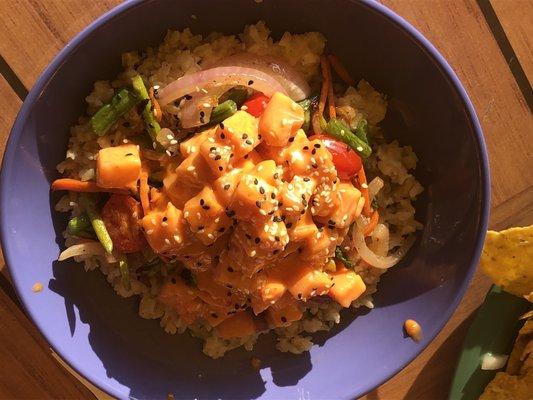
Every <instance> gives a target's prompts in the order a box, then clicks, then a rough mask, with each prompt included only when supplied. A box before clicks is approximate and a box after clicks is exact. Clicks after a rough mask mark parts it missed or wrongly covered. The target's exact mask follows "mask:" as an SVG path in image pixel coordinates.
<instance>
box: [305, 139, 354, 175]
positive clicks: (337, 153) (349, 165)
mask: <svg viewBox="0 0 533 400" xmlns="http://www.w3.org/2000/svg"><path fill="white" fill-rule="evenodd" d="M313 139H320V140H321V141H322V142H323V143H324V145H325V146H326V148H327V149H328V150H329V152H330V153H331V156H332V157H333V164H334V165H335V168H336V169H337V174H338V175H339V178H341V179H343V180H349V179H351V178H353V177H354V176H355V175H356V174H357V173H358V172H359V170H360V169H361V167H362V165H363V163H362V161H361V157H359V155H358V154H357V153H356V152H355V151H353V150H352V149H351V148H350V147H348V145H347V144H346V143H344V142H341V141H339V140H335V139H333V138H331V137H329V136H326V135H313V136H311V137H310V138H309V140H313Z"/></svg>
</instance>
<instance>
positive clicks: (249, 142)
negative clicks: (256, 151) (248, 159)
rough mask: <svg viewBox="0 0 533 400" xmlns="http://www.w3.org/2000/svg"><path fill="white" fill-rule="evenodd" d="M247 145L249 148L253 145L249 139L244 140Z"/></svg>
mask: <svg viewBox="0 0 533 400" xmlns="http://www.w3.org/2000/svg"><path fill="white" fill-rule="evenodd" d="M245 143H246V144H247V145H249V146H251V145H252V144H253V142H252V141H251V140H250V139H246V142H245Z"/></svg>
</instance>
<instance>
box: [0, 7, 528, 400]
mask: <svg viewBox="0 0 533 400" xmlns="http://www.w3.org/2000/svg"><path fill="white" fill-rule="evenodd" d="M264 1H268V0H264ZM117 3H118V1H117V0H77V1H76V0H0V57H1V58H0V73H1V74H2V76H1V77H0V109H1V110H2V113H0V128H1V131H0V154H3V149H4V146H5V142H6V140H7V137H8V134H9V130H10V128H11V125H12V123H13V121H14V119H15V116H16V114H17V111H18V109H19V107H20V105H21V103H22V100H23V99H24V96H25V95H26V94H27V90H28V89H30V88H31V87H32V85H33V84H34V83H35V81H36V79H37V77H38V76H39V74H40V73H41V71H42V70H43V69H44V68H45V67H46V65H47V64H48V62H49V61H50V60H51V59H52V57H53V56H54V55H55V54H56V53H57V52H58V51H59V50H60V49H61V48H62V47H63V46H64V45H65V44H66V43H67V41H68V40H69V39H70V38H72V37H73V36H74V35H75V34H76V33H78V32H79V31H80V30H81V29H83V28H84V27H85V26H86V25H88V24H89V23H90V22H92V21H93V20H94V19H96V18H97V17H98V16H100V15H101V14H102V13H104V12H105V11H107V10H109V9H110V8H112V7H113V6H115V5H116V4H117ZM383 3H384V4H385V5H387V6H389V7H390V8H392V9H393V10H395V11H397V12H398V13H399V14H400V15H402V16H403V17H404V18H406V19H407V20H408V21H409V22H411V23H412V24H413V25H414V26H415V27H416V28H418V29H419V30H420V31H421V32H422V33H423V34H424V35H426V37H428V38H429V40H431V41H432V42H433V44H435V45H436V47H437V48H438V49H439V50H440V51H441V52H442V53H443V55H444V56H445V57H446V59H447V60H448V61H449V62H450V64H451V65H452V67H453V68H454V69H455V71H456V72H457V74H458V75H459V78H460V79H461V80H462V82H463V84H464V85H465V87H466V89H467V91H468V93H469V94H470V97H471V99H472V101H473V103H474V106H475V107H476V110H477V113H478V116H479V119H480V121H481V124H482V126H483V129H484V133H485V138H486V141H487V145H488V149H489V153H490V162H491V167H492V216H491V228H493V229H502V228H506V227H509V226H512V225H526V224H532V223H533V186H532V184H533V173H532V172H531V171H532V170H533V162H532V156H531V154H532V147H533V121H532V114H531V106H532V103H533V92H532V90H531V85H530V83H529V82H531V80H532V79H533V51H532V47H533V45H532V43H533V41H532V40H533V0H490V1H489V0H477V1H476V0H458V1H452V0H384V1H383ZM3 265H4V262H3V259H2V258H1V254H0V269H2V268H3ZM489 285H490V283H489V282H488V280H487V279H486V278H485V277H483V276H482V275H481V274H480V273H479V272H478V273H476V275H475V276H474V279H473V280H472V283H471V285H470V287H469V289H468V292H467V294H466V296H465V298H464V299H463V301H462V302H461V304H460V305H459V307H458V309H457V311H456V312H455V314H454V315H453V317H452V318H451V320H450V321H449V322H448V324H447V325H446V326H445V328H444V329H443V331H442V332H441V333H440V334H439V335H438V336H437V338H436V339H435V340H434V341H433V343H432V344H431V345H430V346H429V347H428V348H427V349H426V350H425V351H424V352H423V353H422V354H421V355H420V356H419V357H417V358H416V359H415V360H414V361H413V362H412V363H411V364H410V365H408V366H407V367H406V368H405V369H404V370H403V371H401V372H400V373H399V374H398V375H396V376H395V377H394V378H392V379H391V380H390V381H389V382H387V383H385V384H384V385H382V386H381V387H379V388H378V389H377V390H375V391H373V392H372V393H369V394H368V395H367V396H365V399H368V400H370V399H443V398H445V397H446V394H447V391H448V388H449V383H450V380H451V377H452V373H453V370H454V366H455V362H456V360H457V356H458V353H459V351H460V348H461V343H462V341H463V338H464V336H465V333H466V331H467V329H468V326H469V324H470V322H471V321H472V318H473V316H474V314H475V311H476V309H477V307H478V306H479V304H480V303H481V302H482V300H483V297H484V295H485V293H486V291H487V289H488V287H489ZM0 320H1V325H0V371H2V372H1V373H0V398H87V399H91V398H94V396H93V394H92V393H91V392H90V391H89V390H88V389H87V388H86V387H85V386H84V385H83V384H82V383H80V381H79V380H77V379H76V378H74V377H73V376H72V375H71V374H70V373H69V372H67V371H66V370H65V369H64V368H63V367H62V366H60V365H59V364H58V363H57V362H56V360H55V359H54V358H53V357H51V351H50V349H49V348H48V346H47V344H46V343H45V342H44V340H43V339H42V337H41V336H40V334H39V333H38V332H37V330H36V329H35V328H34V327H33V326H32V324H31V323H30V322H29V321H28V319H27V318H26V316H25V315H24V313H23V312H22V311H21V310H20V308H19V307H18V304H17V300H16V298H15V295H14V292H13V290H12V288H11V286H10V283H9V278H8V277H7V273H6V271H5V269H3V275H1V274H0Z"/></svg>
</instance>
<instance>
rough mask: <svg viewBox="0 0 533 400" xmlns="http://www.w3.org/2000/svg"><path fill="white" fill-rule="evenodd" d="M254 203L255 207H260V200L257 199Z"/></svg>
mask: <svg viewBox="0 0 533 400" xmlns="http://www.w3.org/2000/svg"><path fill="white" fill-rule="evenodd" d="M255 205H256V206H257V208H261V202H260V201H259V200H257V201H256V202H255Z"/></svg>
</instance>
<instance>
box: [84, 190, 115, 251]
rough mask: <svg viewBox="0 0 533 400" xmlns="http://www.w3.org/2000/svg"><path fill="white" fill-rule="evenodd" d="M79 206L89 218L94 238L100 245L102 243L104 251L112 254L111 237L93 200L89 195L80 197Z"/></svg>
mask: <svg viewBox="0 0 533 400" xmlns="http://www.w3.org/2000/svg"><path fill="white" fill-rule="evenodd" d="M80 205H81V206H82V207H83V208H84V209H85V212H86V213H87V215H88V216H89V220H90V221H91V225H92V227H93V229H94V233H96V237H97V238H98V240H99V241H100V243H102V246H104V249H105V251H107V252H108V253H110V254H111V253H112V252H113V240H111V236H109V232H108V231H107V228H106V227H105V224H104V221H103V220H102V217H101V216H100V213H99V212H98V210H97V209H96V200H95V198H94V197H93V196H91V195H82V196H80Z"/></svg>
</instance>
